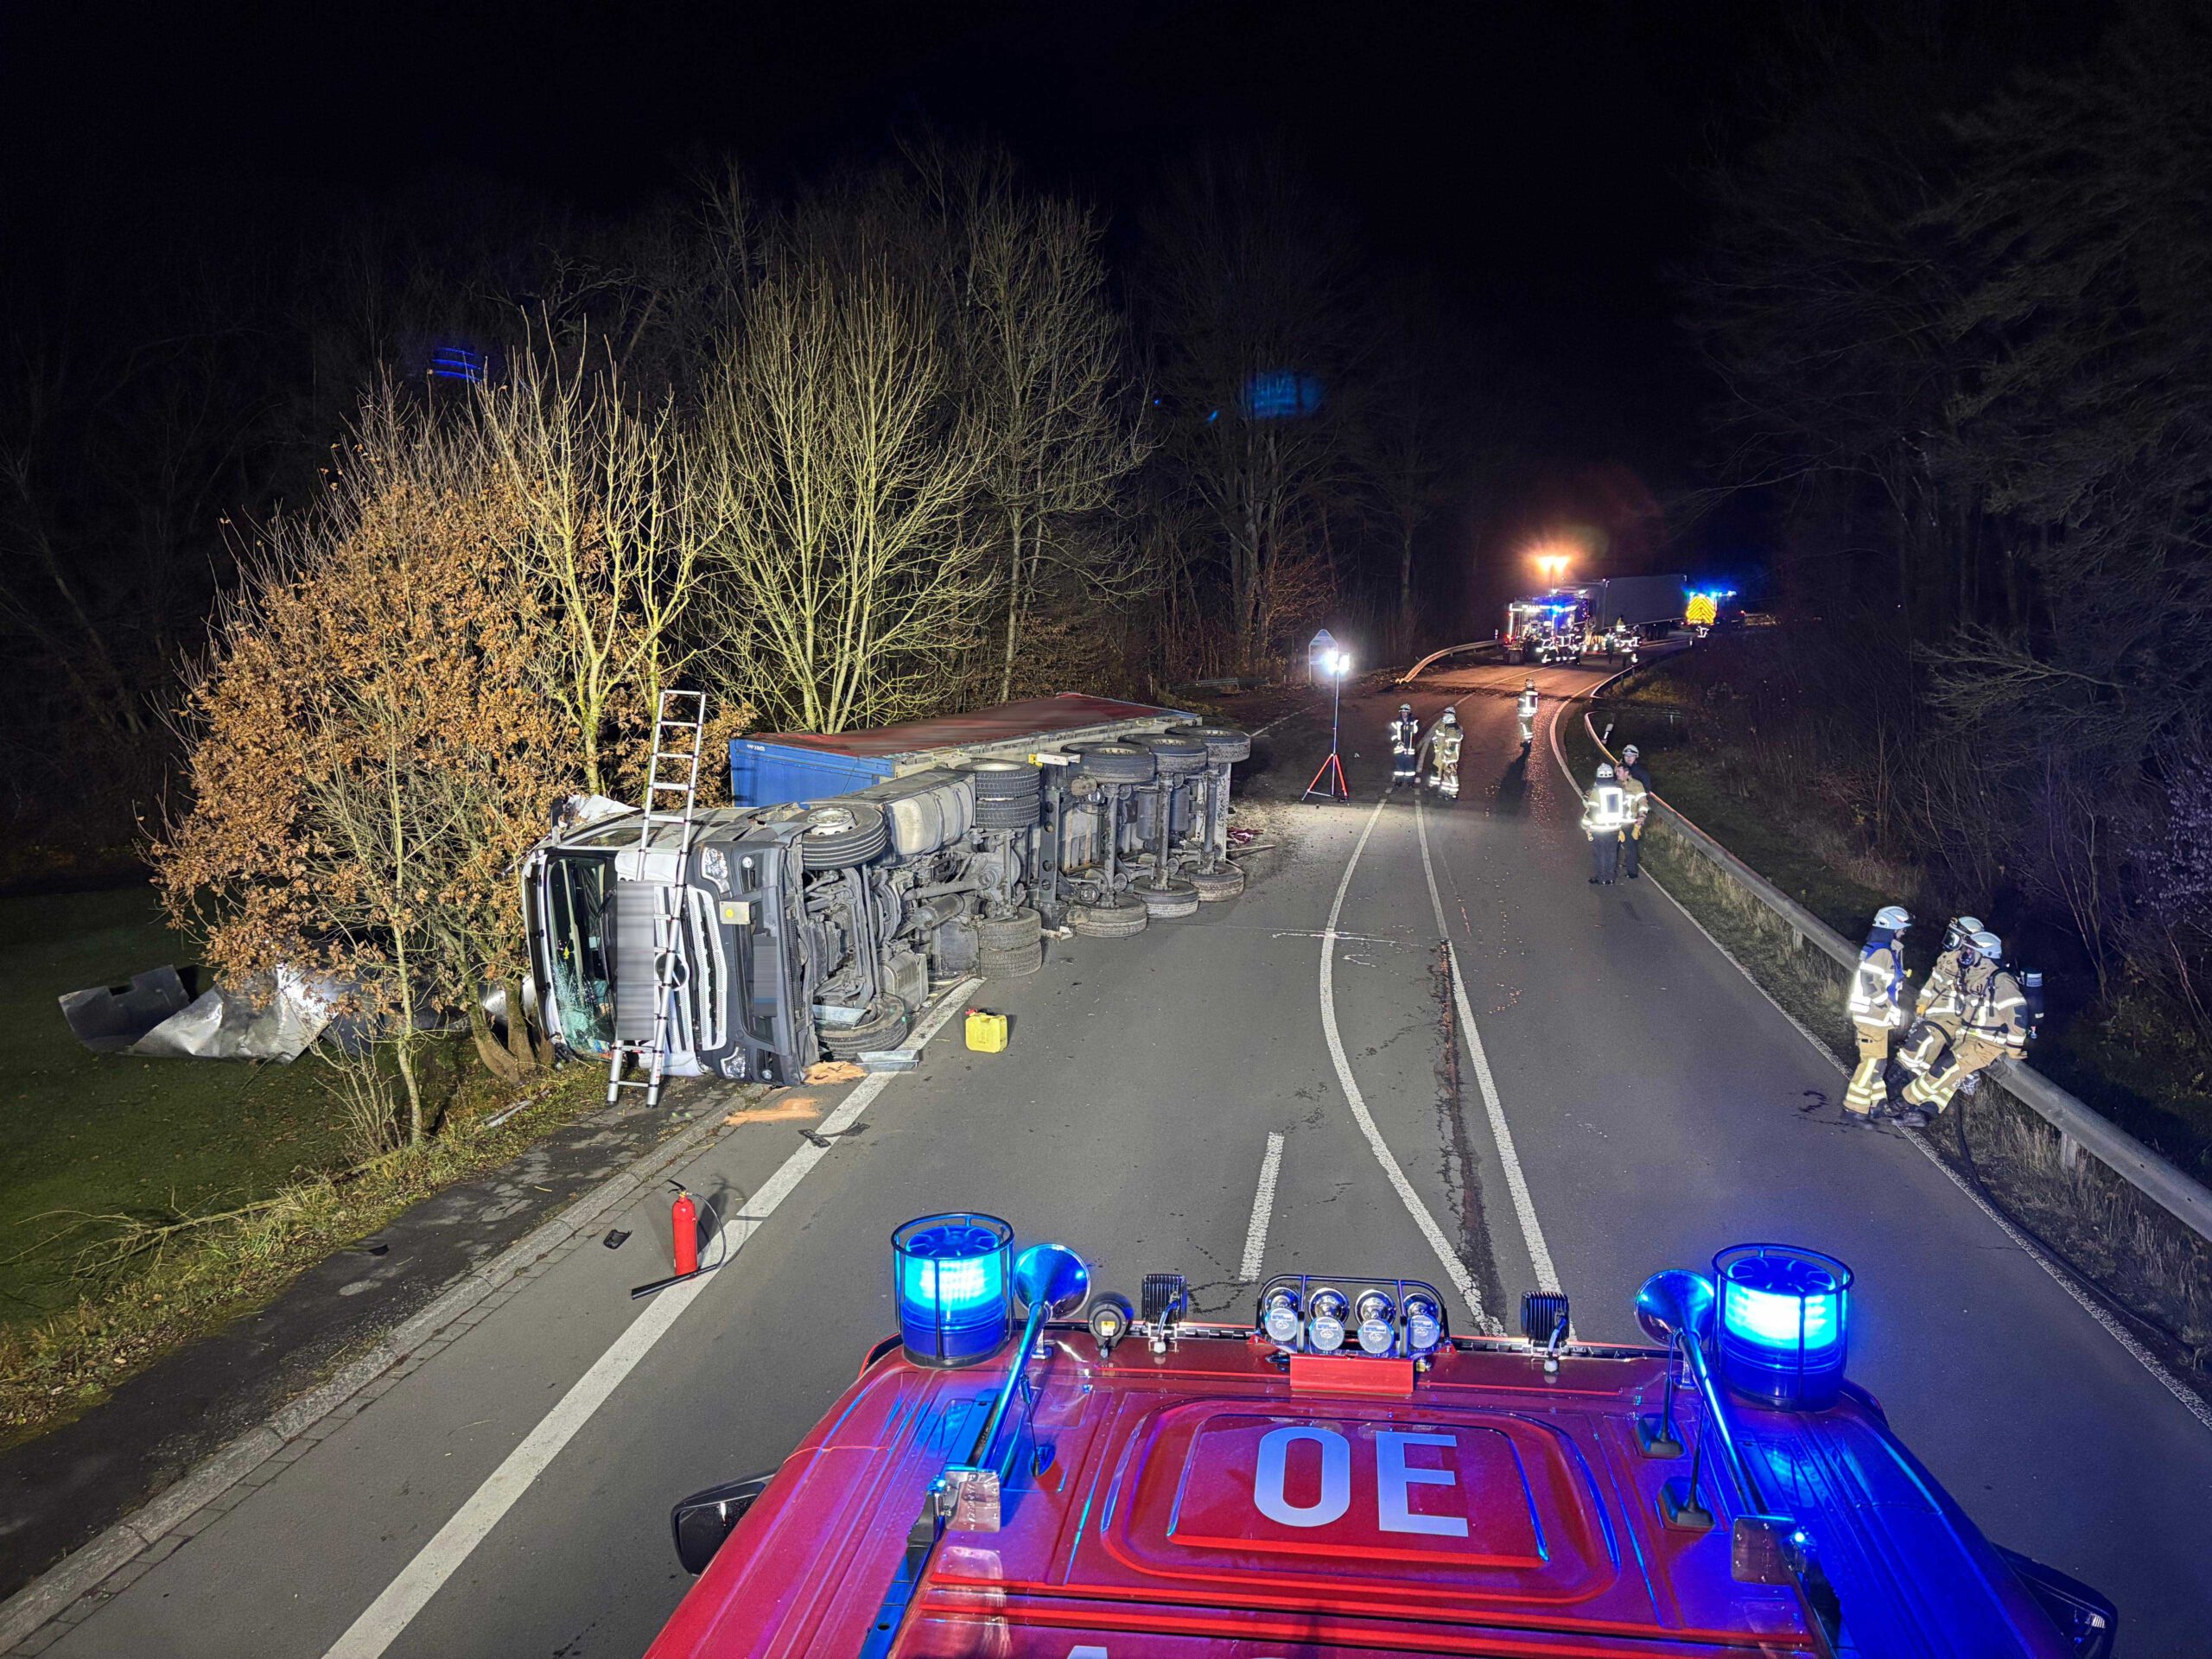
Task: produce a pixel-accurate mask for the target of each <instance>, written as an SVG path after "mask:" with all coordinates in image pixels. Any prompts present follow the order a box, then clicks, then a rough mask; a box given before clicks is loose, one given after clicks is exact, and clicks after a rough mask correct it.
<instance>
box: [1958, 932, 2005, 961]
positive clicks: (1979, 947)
mask: <svg viewBox="0 0 2212 1659" xmlns="http://www.w3.org/2000/svg"><path fill="white" fill-rule="evenodd" d="M1967 943H1968V944H1972V945H1973V946H1974V950H1975V951H1976V952H1977V953H1978V954H1980V955H1981V956H1985V957H1988V958H1989V959H1990V960H1991V961H1992V962H1994V961H1996V960H1997V958H1998V957H2001V956H2003V955H2004V954H2005V941H2004V940H2002V939H2000V938H1998V937H1997V936H1996V935H1995V934H1994V933H1992V932H1991V931H1989V930H1988V929H1986V928H1978V929H1976V930H1975V931H1974V937H1973V938H1971V939H1969V940H1968V941H1967Z"/></svg>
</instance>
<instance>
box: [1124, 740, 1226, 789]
mask: <svg viewBox="0 0 2212 1659" xmlns="http://www.w3.org/2000/svg"><path fill="white" fill-rule="evenodd" d="M1129 741H1130V742H1132V743H1134V744H1135V745H1137V746H1139V747H1142V748H1147V749H1150V750H1151V751H1152V764H1153V765H1154V766H1156V767H1157V768H1159V771H1160V776H1161V777H1162V778H1187V777H1189V776H1190V775H1191V774H1192V772H1204V771H1205V769H1206V763H1207V761H1208V760H1209V759H1210V758H1211V757H1210V755H1209V753H1208V752H1207V749H1206V746H1205V744H1204V743H1203V742H1201V741H1199V740H1198V739H1197V738H1195V737H1179V736H1175V735H1173V734H1167V733H1162V734H1160V735H1158V736H1151V737H1133V738H1131V739H1130V740H1129Z"/></svg>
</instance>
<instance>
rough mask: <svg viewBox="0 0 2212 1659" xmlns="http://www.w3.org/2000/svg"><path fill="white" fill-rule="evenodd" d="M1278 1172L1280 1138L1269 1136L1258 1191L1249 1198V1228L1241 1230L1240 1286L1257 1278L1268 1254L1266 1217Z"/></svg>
mask: <svg viewBox="0 0 2212 1659" xmlns="http://www.w3.org/2000/svg"><path fill="white" fill-rule="evenodd" d="M1281 1171H1282V1136H1281V1135H1274V1134H1272V1133H1271V1134H1269V1135H1268V1151H1267V1155H1266V1156H1265V1157H1263V1158H1262V1159H1261V1160H1260V1190H1259V1191H1258V1192H1255V1193H1254V1194H1253V1195H1252V1224H1251V1225H1250V1226H1249V1227H1247V1228H1246V1229H1245V1230H1244V1265H1243V1268H1240V1269H1239V1270H1238V1272H1237V1274H1236V1277H1237V1278H1238V1280H1239V1281H1242V1282H1243V1283H1244V1284H1248V1285H1249V1284H1250V1283H1251V1282H1252V1281H1254V1280H1255V1279H1257V1278H1258V1277H1259V1276H1260V1258H1261V1257H1262V1256H1263V1255H1266V1254H1267V1253H1268V1217H1269V1216H1272V1215H1273V1214H1274V1212H1275V1177H1276V1176H1277V1175H1278V1174H1280V1173H1281Z"/></svg>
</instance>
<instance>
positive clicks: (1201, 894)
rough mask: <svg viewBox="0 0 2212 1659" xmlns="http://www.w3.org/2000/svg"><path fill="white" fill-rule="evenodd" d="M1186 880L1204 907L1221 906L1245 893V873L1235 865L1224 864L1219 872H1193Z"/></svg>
mask: <svg viewBox="0 0 2212 1659" xmlns="http://www.w3.org/2000/svg"><path fill="white" fill-rule="evenodd" d="M1186 879H1187V880H1189V882H1190V884H1191V886H1192V887H1193V888H1195V889H1196V890H1197V892H1198V902H1199V903H1200V904H1202V905H1214V904H1219V903H1220V902H1221V901H1222V900H1223V899H1234V898H1235V897H1236V895H1237V894H1238V893H1242V892H1243V891H1244V872H1243V871H1242V870H1240V869H1238V868H1236V866H1235V865H1234V864H1224V865H1223V866H1222V867H1221V868H1219V869H1217V870H1192V872H1191V873H1190V874H1189V875H1188V877H1187V878H1186Z"/></svg>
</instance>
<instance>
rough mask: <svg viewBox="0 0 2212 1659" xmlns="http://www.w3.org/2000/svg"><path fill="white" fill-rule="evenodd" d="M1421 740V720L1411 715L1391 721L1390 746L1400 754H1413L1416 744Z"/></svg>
mask: <svg viewBox="0 0 2212 1659" xmlns="http://www.w3.org/2000/svg"><path fill="white" fill-rule="evenodd" d="M1419 741H1421V721H1417V720H1414V719H1412V718H1411V717H1410V716H1409V717H1408V718H1406V719H1404V720H1394V721H1391V722H1390V747H1391V748H1392V750H1394V751H1395V753H1399V754H1411V753H1413V752H1414V744H1415V743H1417V742H1419Z"/></svg>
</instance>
